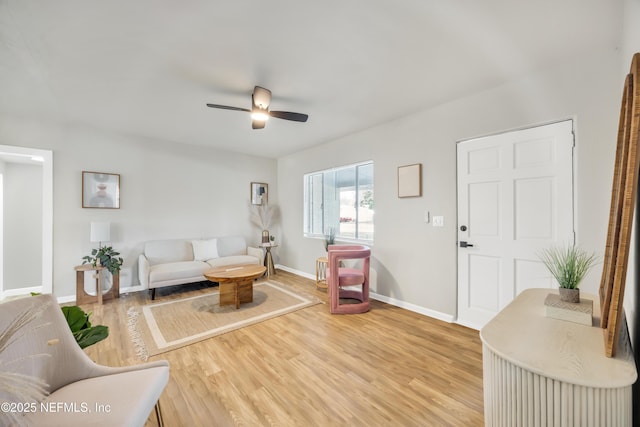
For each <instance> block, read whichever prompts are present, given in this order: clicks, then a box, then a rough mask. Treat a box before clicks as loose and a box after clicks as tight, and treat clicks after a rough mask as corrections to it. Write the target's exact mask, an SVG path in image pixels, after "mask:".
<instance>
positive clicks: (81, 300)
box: [73, 264, 120, 305]
mask: <svg viewBox="0 0 640 427" xmlns="http://www.w3.org/2000/svg"><path fill="white" fill-rule="evenodd" d="M73 269H74V270H75V271H76V304H77V305H81V304H92V303H94V302H98V304H102V301H106V300H110V299H114V298H120V275H119V274H114V275H113V284H112V286H111V289H109V290H108V291H107V292H106V293H104V294H103V293H102V274H101V273H102V270H106V267H103V266H101V265H98V266H95V267H94V266H93V265H91V264H83V265H77V266H75V267H73ZM85 271H94V272H95V273H94V274H93V278H94V279H96V294H95V295H89V294H88V293H87V292H86V291H85V290H84V273H85Z"/></svg>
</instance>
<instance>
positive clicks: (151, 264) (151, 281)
mask: <svg viewBox="0 0 640 427" xmlns="http://www.w3.org/2000/svg"><path fill="white" fill-rule="evenodd" d="M262 262H263V254H262V249H260V248H252V247H247V244H246V242H245V240H244V238H243V237H239V236H228V237H217V238H213V239H199V240H198V239H177V240H156V241H151V242H147V243H145V245H144V252H143V253H142V254H140V257H139V258H138V278H139V279H140V284H141V285H142V286H144V287H145V288H148V289H150V290H151V299H155V297H156V292H155V291H156V288H161V287H163V286H173V285H182V284H185V283H194V282H201V281H203V280H207V279H206V278H205V277H204V273H205V272H206V271H207V270H209V269H211V268H215V267H222V266H225V265H232V264H258V265H260V264H262Z"/></svg>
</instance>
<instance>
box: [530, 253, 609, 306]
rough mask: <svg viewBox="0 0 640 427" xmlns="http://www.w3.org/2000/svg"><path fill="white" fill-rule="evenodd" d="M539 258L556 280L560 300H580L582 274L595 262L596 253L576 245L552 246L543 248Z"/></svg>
mask: <svg viewBox="0 0 640 427" xmlns="http://www.w3.org/2000/svg"><path fill="white" fill-rule="evenodd" d="M540 259H541V260H542V262H543V263H544V265H545V266H546V267H547V268H548V269H549V271H550V272H551V275H552V276H553V277H554V278H555V279H556V281H557V282H558V286H559V287H560V288H559V291H560V300H562V301H566V302H580V289H579V288H578V287H579V285H580V282H581V281H582V279H583V278H584V276H585V275H586V274H587V273H588V272H589V270H590V269H591V267H593V266H594V264H595V263H596V261H597V257H596V255H595V254H594V253H588V252H586V251H585V250H583V249H580V248H578V247H577V246H567V247H563V248H558V247H552V248H548V249H545V250H543V251H542V253H541V254H540Z"/></svg>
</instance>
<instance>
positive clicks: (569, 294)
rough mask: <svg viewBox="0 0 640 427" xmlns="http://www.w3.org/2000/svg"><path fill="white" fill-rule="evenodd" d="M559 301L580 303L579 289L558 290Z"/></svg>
mask: <svg viewBox="0 0 640 427" xmlns="http://www.w3.org/2000/svg"><path fill="white" fill-rule="evenodd" d="M559 291H560V301H564V302H573V303H578V302H580V289H577V288H576V289H568V288H559Z"/></svg>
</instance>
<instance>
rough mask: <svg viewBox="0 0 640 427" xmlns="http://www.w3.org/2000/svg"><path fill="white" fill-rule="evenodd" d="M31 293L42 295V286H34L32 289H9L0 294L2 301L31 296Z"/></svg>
mask: <svg viewBox="0 0 640 427" xmlns="http://www.w3.org/2000/svg"><path fill="white" fill-rule="evenodd" d="M31 292H37V293H42V286H32V287H30V288H19V289H7V290H6V291H3V292H2V294H0V300H3V299H5V298H11V297H18V296H23V295H31Z"/></svg>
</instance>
